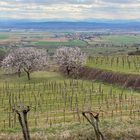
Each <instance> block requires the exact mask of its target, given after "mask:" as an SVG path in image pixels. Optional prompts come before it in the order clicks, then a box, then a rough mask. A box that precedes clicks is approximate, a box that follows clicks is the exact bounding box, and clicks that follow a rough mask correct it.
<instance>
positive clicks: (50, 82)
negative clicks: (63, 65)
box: [0, 32, 140, 140]
mask: <svg viewBox="0 0 140 140" xmlns="http://www.w3.org/2000/svg"><path fill="white" fill-rule="evenodd" d="M71 34H72V35H73V36H74V37H73V38H72V37H71ZM83 34H84V35H83ZM83 34H82V35H81V34H78V33H71V32H70V33H69V32H67V33H65V32H63V33H54V32H10V33H6V32H5V33H1V34H0V38H1V39H0V44H1V45H0V46H1V50H2V51H3V50H4V52H6V51H9V50H10V49H13V48H18V47H21V46H22V47H28V46H31V47H38V48H45V49H47V50H48V52H49V53H50V55H53V54H54V52H55V51H56V49H57V48H58V47H60V46H67V47H69V46H71V47H75V46H78V47H80V48H81V50H82V51H84V52H86V54H87V56H88V59H87V62H86V64H85V66H87V67H90V68H99V69H102V70H109V71H113V72H117V73H125V74H137V75H139V72H140V65H139V63H140V57H139V56H138V55H132V56H129V55H128V52H131V51H136V49H139V46H138V45H136V44H139V43H140V42H139V40H140V36H139V35H136V36H135V35H134V34H133V35H123V34H121V35H108V36H107V35H101V37H99V36H96V35H91V33H89V34H87V33H86V34H85V33H83ZM88 35H91V36H92V37H91V38H90V39H87V38H86V36H88ZM7 36H8V37H7ZM69 36H70V37H69ZM81 36H82V37H81ZM83 36H84V37H83ZM93 36H95V37H93ZM135 45H136V46H135ZM137 46H138V48H136V47H137ZM139 93H140V91H139V90H134V89H132V88H126V87H124V86H123V85H122V86H121V85H117V84H109V83H106V82H102V81H101V80H100V81H99V80H96V79H93V80H88V79H87V80H86V79H84V78H77V79H76V78H75V79H74V78H72V77H68V76H65V75H64V74H62V73H61V72H60V71H59V70H58V69H57V68H56V66H54V67H51V68H49V69H46V70H44V71H36V72H33V73H31V80H30V81H28V80H27V77H26V75H25V73H22V75H21V77H20V78H19V77H18V76H17V75H16V74H14V73H12V74H7V73H6V72H5V71H4V70H2V69H0V114H1V115H0V140H4V139H6V138H8V137H9V139H10V140H12V139H13V140H14V139H16V138H18V139H22V134H21V127H20V125H19V121H18V116H17V114H16V113H15V112H13V107H14V106H17V105H19V104H20V103H21V102H22V103H23V104H24V105H26V106H30V108H31V110H30V111H29V113H28V122H29V129H30V132H31V137H32V139H36V140H38V139H41V140H46V139H48V140H59V139H60V140H63V139H64V140H66V139H68V140H71V139H74V140H77V139H79V140H85V139H89V140H92V139H93V138H94V137H95V134H94V130H93V127H92V126H90V124H89V123H88V122H87V120H86V119H85V118H84V117H83V116H82V112H83V111H96V112H99V113H100V116H99V119H100V123H99V124H100V128H101V131H102V132H103V134H104V136H105V137H106V138H107V139H108V140H109V139H115V140H116V139H128V140H130V139H131V138H132V139H139V137H140V135H139V127H140V112H139V107H140V94H139ZM126 128H127V129H126Z"/></svg>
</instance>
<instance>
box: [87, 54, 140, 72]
mask: <svg viewBox="0 0 140 140" xmlns="http://www.w3.org/2000/svg"><path fill="white" fill-rule="evenodd" d="M139 62H140V57H139V56H127V55H126V56H98V57H89V58H88V62H87V66H89V67H95V68H101V69H106V70H112V71H115V72H123V73H131V74H139V72H140V63H139Z"/></svg>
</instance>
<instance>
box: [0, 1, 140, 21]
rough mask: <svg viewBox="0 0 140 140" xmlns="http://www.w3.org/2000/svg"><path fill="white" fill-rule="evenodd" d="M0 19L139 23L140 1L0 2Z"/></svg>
mask: <svg viewBox="0 0 140 140" xmlns="http://www.w3.org/2000/svg"><path fill="white" fill-rule="evenodd" d="M0 19H29V20H53V21H54V20H62V21H71V20H75V21H77V20H78V21H79V20H82V21H86V20H92V19H111V20H118V19H119V20H140V0H0Z"/></svg>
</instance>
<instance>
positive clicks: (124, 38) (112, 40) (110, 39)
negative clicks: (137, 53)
mask: <svg viewBox="0 0 140 140" xmlns="http://www.w3.org/2000/svg"><path fill="white" fill-rule="evenodd" d="M87 41H88V42H89V44H96V43H105V44H108V43H109V44H114V45H132V44H139V43H140V35H107V36H104V35H103V36H101V37H100V38H99V37H96V38H93V40H87Z"/></svg>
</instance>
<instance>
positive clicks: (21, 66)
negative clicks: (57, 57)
mask: <svg viewBox="0 0 140 140" xmlns="http://www.w3.org/2000/svg"><path fill="white" fill-rule="evenodd" d="M47 64H48V54H47V51H46V50H45V49H37V48H33V47H26V48H18V49H15V50H12V51H11V52H10V53H9V54H8V55H7V57H6V58H5V59H4V60H3V61H2V67H3V68H4V69H7V70H14V71H15V72H21V71H25V72H26V73H27V74H30V72H32V71H34V70H38V69H41V68H42V67H44V66H46V65H47ZM29 78H30V77H29Z"/></svg>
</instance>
